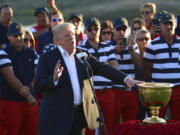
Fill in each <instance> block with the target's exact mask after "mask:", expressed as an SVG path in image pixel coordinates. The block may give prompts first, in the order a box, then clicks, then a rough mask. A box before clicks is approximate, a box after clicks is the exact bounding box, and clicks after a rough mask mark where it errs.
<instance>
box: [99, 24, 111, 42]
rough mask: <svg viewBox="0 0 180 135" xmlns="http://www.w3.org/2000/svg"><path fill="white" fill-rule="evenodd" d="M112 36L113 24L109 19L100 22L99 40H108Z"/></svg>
mask: <svg viewBox="0 0 180 135" xmlns="http://www.w3.org/2000/svg"><path fill="white" fill-rule="evenodd" d="M112 37H113V24H112V22H111V21H110V20H106V21H104V22H102V24H101V34H100V41H101V42H105V41H110V40H111V39H112Z"/></svg>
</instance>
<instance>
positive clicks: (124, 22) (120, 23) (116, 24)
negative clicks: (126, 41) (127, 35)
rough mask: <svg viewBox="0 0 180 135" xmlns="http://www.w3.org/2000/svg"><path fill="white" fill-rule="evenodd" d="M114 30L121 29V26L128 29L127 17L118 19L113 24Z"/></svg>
mask: <svg viewBox="0 0 180 135" xmlns="http://www.w3.org/2000/svg"><path fill="white" fill-rule="evenodd" d="M113 26H114V28H115V29H116V28H119V27H120V26H126V27H127V28H128V21H127V19H126V18H125V17H118V18H116V19H115V20H114V22H113Z"/></svg>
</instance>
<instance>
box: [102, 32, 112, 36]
mask: <svg viewBox="0 0 180 135" xmlns="http://www.w3.org/2000/svg"><path fill="white" fill-rule="evenodd" d="M101 34H102V35H103V36H104V35H112V34H113V32H112V31H102V32H101Z"/></svg>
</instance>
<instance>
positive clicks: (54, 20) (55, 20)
mask: <svg viewBox="0 0 180 135" xmlns="http://www.w3.org/2000/svg"><path fill="white" fill-rule="evenodd" d="M61 21H62V19H61V18H54V19H52V22H61Z"/></svg>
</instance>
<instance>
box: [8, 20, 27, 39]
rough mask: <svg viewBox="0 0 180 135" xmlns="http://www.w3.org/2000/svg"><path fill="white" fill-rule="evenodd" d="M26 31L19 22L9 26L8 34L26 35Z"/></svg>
mask: <svg viewBox="0 0 180 135" xmlns="http://www.w3.org/2000/svg"><path fill="white" fill-rule="evenodd" d="M24 32H25V30H24V27H23V25H22V24H21V23H19V22H12V23H11V24H10V25H9V26H8V32H7V33H8V34H9V35H11V36H17V35H18V34H24Z"/></svg>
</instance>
